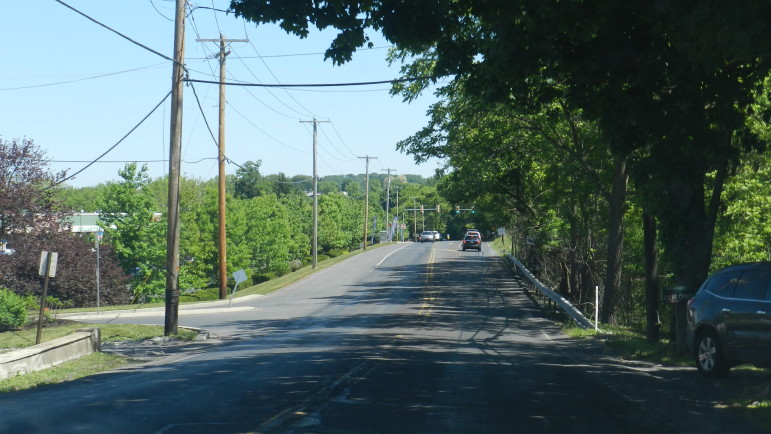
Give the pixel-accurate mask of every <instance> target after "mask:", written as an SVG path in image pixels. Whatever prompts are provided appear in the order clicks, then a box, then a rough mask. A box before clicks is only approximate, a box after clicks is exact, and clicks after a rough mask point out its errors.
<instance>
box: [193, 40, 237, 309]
mask: <svg viewBox="0 0 771 434" xmlns="http://www.w3.org/2000/svg"><path fill="white" fill-rule="evenodd" d="M196 41H197V42H219V44H220V54H219V59H220V103H219V115H220V122H219V138H218V139H217V142H218V146H219V152H218V155H217V160H218V161H219V178H218V184H217V185H218V191H219V237H218V238H219V275H220V276H219V277H220V281H219V284H220V300H224V299H226V298H227V296H228V262H227V251H228V248H227V215H226V211H225V210H226V205H225V197H226V195H225V179H226V178H225V57H226V56H227V55H228V54H230V52H229V51H225V48H226V45H225V44H226V43H228V42H249V40H248V39H225V36H223V35H222V33H220V37H219V39H196Z"/></svg>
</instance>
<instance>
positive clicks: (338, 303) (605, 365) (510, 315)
mask: <svg viewBox="0 0 771 434" xmlns="http://www.w3.org/2000/svg"><path fill="white" fill-rule="evenodd" d="M486 249H487V246H485V249H484V250H483V252H482V253H476V252H462V251H460V250H458V244H457V242H437V243H423V244H413V243H409V244H395V245H391V246H386V247H382V248H378V249H373V250H371V251H368V252H366V253H363V254H360V255H357V256H354V257H353V258H351V259H349V260H348V261H345V262H343V263H340V264H337V265H334V266H332V267H330V268H327V269H324V270H321V271H319V272H317V273H315V274H313V275H312V276H310V277H308V278H307V279H305V280H303V281H301V282H298V283H296V284H293V285H291V286H289V287H287V288H284V289H282V290H280V291H278V292H276V293H273V294H271V295H268V296H265V297H250V298H247V299H236V300H235V301H234V302H233V304H232V306H231V307H228V305H226V304H220V305H214V306H201V307H198V309H199V310H198V311H197V312H193V311H187V310H183V311H181V312H180V325H188V326H193V327H201V328H205V329H208V330H210V331H212V333H213V334H214V335H215V336H216V338H215V339H212V340H211V341H207V342H205V343H201V344H199V345H198V346H196V347H195V348H194V349H193V350H191V351H187V352H184V353H179V354H177V355H175V356H173V357H168V358H166V359H164V360H163V361H162V362H161V363H152V364H148V365H143V366H134V367H130V368H126V369H121V370H117V371H113V372H109V373H105V374H101V375H96V376H93V377H89V378H85V379H81V380H77V381H73V382H69V383H66V384H60V385H55V386H48V387H42V388H39V389H35V390H29V391H23V392H16V393H8V394H3V395H0V432H24V433H32V432H57V433H58V432H78V433H81V432H86V433H88V432H100V433H103V432H131V433H151V432H157V433H202V432H218V433H220V432H221V433H233V432H264V433H305V432H313V433H374V432H383V433H409V432H419V433H452V432H456V433H468V432H474V433H477V432H479V433H482V432H485V433H496V432H500V433H519V432H523V433H528V432H554V433H565V432H568V433H597V432H600V433H605V432H626V433H638V432H640V433H649V432H651V433H653V432H655V433H670V432H671V433H682V432H700V433H704V432H731V433H734V432H767V431H768V427H762V426H756V425H752V424H751V423H749V422H748V421H747V420H746V419H745V418H744V417H743V415H742V414H741V413H740V412H738V411H736V410H734V409H731V408H729V407H726V406H722V405H719V404H721V403H725V402H728V401H729V400H730V399H732V398H734V397H737V396H738V395H739V394H741V393H742V391H743V390H744V391H746V390H750V389H751V388H753V387H758V385H759V384H764V383H765V384H768V380H769V379H768V374H767V373H765V372H764V371H762V372H759V373H749V374H747V373H741V374H739V375H733V376H732V377H731V378H729V379H728V380H721V381H715V380H703V379H701V378H700V377H699V376H698V374H697V373H696V372H695V369H691V368H664V367H660V366H655V365H650V364H645V363H633V362H624V361H621V360H617V359H614V358H612V357H608V356H605V355H603V353H602V348H601V347H602V345H601V344H600V343H599V342H596V341H594V340H583V341H575V340H572V339H569V338H567V337H566V336H564V335H563V334H562V333H561V332H560V330H559V328H558V326H557V325H555V324H554V323H552V322H551V321H549V320H546V319H544V318H542V317H541V316H540V315H539V313H538V311H536V310H535V309H534V307H533V305H532V304H531V302H530V301H529V300H528V299H527V298H526V297H525V296H524V294H523V293H522V292H521V291H520V290H519V289H518V287H517V284H516V282H515V281H513V280H512V278H511V277H510V276H509V275H508V274H507V273H506V270H505V267H504V266H503V264H502V261H501V259H500V258H497V257H495V256H494V255H492V254H490V252H488V251H487V250H486ZM112 315H113V316H112V317H110V316H107V315H105V316H104V317H102V318H101V319H100V320H101V321H123V322H141V323H158V324H162V323H163V318H162V316H159V315H156V316H153V314H146V315H143V316H131V315H121V316H120V317H118V318H115V316H114V314H112ZM91 320H95V318H91Z"/></svg>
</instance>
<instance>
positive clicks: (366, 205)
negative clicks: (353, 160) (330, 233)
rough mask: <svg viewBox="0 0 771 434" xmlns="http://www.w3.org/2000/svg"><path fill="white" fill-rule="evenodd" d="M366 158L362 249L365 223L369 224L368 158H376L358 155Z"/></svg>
mask: <svg viewBox="0 0 771 434" xmlns="http://www.w3.org/2000/svg"><path fill="white" fill-rule="evenodd" d="M359 158H363V159H365V160H367V164H366V166H365V167H366V174H367V175H366V176H367V178H366V181H365V182H364V250H367V225H368V224H369V160H377V157H370V156H369V155H365V156H364V157H359Z"/></svg>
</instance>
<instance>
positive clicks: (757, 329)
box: [688, 262, 771, 377]
mask: <svg viewBox="0 0 771 434" xmlns="http://www.w3.org/2000/svg"><path fill="white" fill-rule="evenodd" d="M769 281H771V262H756V263H750V264H741V265H733V266H730V267H726V268H723V269H721V270H718V271H716V272H715V273H713V274H712V275H711V276H709V277H708V278H707V280H706V281H704V283H703V284H702V285H701V288H699V291H698V292H697V293H696V295H695V296H694V297H693V298H692V299H690V300H689V301H688V345H689V347H690V348H691V349H692V351H693V356H694V359H695V361H696V367H697V368H699V372H701V373H702V374H703V375H705V376H710V377H711V376H724V375H726V374H728V370H729V369H731V367H732V366H736V365H739V364H742V363H752V364H754V365H757V366H761V367H771V288H769Z"/></svg>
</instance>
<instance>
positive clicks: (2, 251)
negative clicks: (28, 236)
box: [0, 249, 16, 255]
mask: <svg viewBox="0 0 771 434" xmlns="http://www.w3.org/2000/svg"><path fill="white" fill-rule="evenodd" d="M15 252H16V250H13V249H5V250H0V255H13V254H14V253H15Z"/></svg>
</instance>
